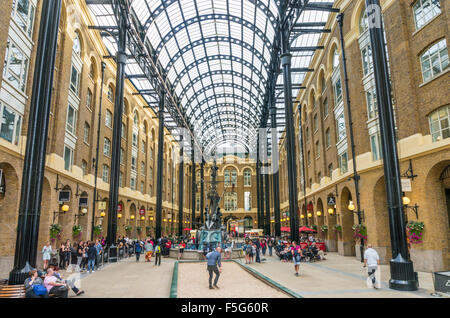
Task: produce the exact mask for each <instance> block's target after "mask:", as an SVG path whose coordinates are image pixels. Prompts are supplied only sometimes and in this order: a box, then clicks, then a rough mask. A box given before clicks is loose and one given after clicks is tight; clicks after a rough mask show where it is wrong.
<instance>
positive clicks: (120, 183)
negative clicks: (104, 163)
mask: <svg viewBox="0 0 450 318" xmlns="http://www.w3.org/2000/svg"><path fill="white" fill-rule="evenodd" d="M122 181H123V172H122V171H120V173H119V187H123V184H122Z"/></svg>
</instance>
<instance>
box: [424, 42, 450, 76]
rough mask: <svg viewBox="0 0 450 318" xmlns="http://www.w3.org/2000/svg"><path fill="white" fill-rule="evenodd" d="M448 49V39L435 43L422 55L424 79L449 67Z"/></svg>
mask: <svg viewBox="0 0 450 318" xmlns="http://www.w3.org/2000/svg"><path fill="white" fill-rule="evenodd" d="M448 64H449V63H448V51H447V42H446V39H442V40H440V41H439V42H437V43H435V44H433V45H432V46H430V47H429V48H428V50H426V51H425V52H424V53H423V54H422V55H421V56H420V65H421V66H422V76H423V81H424V82H426V81H429V80H430V79H432V78H434V77H436V76H437V75H439V74H441V73H442V72H443V71H445V70H446V69H447V68H448Z"/></svg>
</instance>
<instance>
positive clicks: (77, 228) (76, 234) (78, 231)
mask: <svg viewBox="0 0 450 318" xmlns="http://www.w3.org/2000/svg"><path fill="white" fill-rule="evenodd" d="M82 230H83V228H82V227H81V225H74V226H73V227H72V235H73V237H74V238H79V237H80V236H81V231H82Z"/></svg>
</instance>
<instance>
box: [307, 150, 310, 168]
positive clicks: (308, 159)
mask: <svg viewBox="0 0 450 318" xmlns="http://www.w3.org/2000/svg"><path fill="white" fill-rule="evenodd" d="M307 161H308V166H310V165H311V151H309V150H308V158H307Z"/></svg>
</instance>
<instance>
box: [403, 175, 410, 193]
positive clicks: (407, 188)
mask: <svg viewBox="0 0 450 318" xmlns="http://www.w3.org/2000/svg"><path fill="white" fill-rule="evenodd" d="M402 191H403V192H411V191H412V185H411V179H404V178H402Z"/></svg>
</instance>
